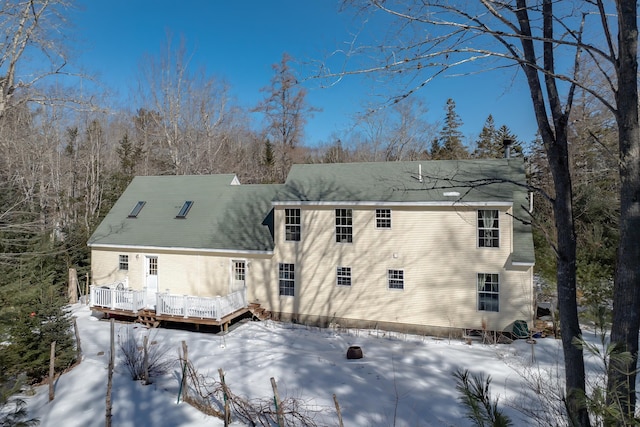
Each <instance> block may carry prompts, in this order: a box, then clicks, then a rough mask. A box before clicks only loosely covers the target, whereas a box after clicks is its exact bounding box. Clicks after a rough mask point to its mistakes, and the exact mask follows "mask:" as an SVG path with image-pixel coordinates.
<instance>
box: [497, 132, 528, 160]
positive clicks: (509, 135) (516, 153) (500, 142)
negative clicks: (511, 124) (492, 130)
mask: <svg viewBox="0 0 640 427" xmlns="http://www.w3.org/2000/svg"><path fill="white" fill-rule="evenodd" d="M506 139H508V140H510V141H511V146H510V148H509V150H510V156H511V157H522V156H523V152H522V143H521V142H520V141H519V140H518V137H517V136H516V135H515V134H514V133H513V132H511V129H509V128H508V127H507V126H506V125H502V126H500V128H499V129H498V130H497V131H496V137H495V141H494V147H495V154H496V156H495V157H496V158H500V157H504V141H505V140H506Z"/></svg>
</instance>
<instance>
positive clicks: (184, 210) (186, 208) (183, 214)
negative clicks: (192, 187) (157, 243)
mask: <svg viewBox="0 0 640 427" xmlns="http://www.w3.org/2000/svg"><path fill="white" fill-rule="evenodd" d="M191 206H193V202H192V201H191V200H187V201H186V202H184V205H182V209H180V212H178V215H176V218H179V219H184V218H186V217H187V214H188V213H189V210H190V209H191Z"/></svg>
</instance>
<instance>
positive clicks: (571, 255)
mask: <svg viewBox="0 0 640 427" xmlns="http://www.w3.org/2000/svg"><path fill="white" fill-rule="evenodd" d="M565 147H566V145H565ZM554 149H558V147H557V146H555V147H554ZM564 151H565V154H566V150H564ZM549 163H550V164H551V171H552V174H553V175H554V180H553V181H554V187H555V191H556V197H555V201H554V210H553V211H554V217H555V222H556V230H562V231H561V232H558V233H557V238H558V254H557V263H558V272H557V282H558V307H559V310H560V337H561V339H562V349H563V353H564V368H565V379H566V395H567V408H568V411H569V414H568V415H569V418H570V423H571V425H576V426H588V425H590V423H589V414H588V412H587V409H586V407H585V405H584V399H583V396H584V392H585V370H584V358H583V355H582V349H581V348H580V347H578V346H577V345H576V343H575V342H574V340H575V339H576V338H578V337H580V336H581V335H582V331H581V330H580V324H579V322H578V303H577V293H576V234H575V226H574V221H573V209H572V203H571V200H572V191H571V176H570V172H569V167H568V156H566V155H554V156H549Z"/></svg>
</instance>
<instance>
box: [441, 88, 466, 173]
mask: <svg viewBox="0 0 640 427" xmlns="http://www.w3.org/2000/svg"><path fill="white" fill-rule="evenodd" d="M445 111H446V115H445V120H444V126H443V128H442V130H441V131H440V137H439V141H438V143H439V145H440V149H439V150H438V153H437V158H439V159H443V160H449V159H466V158H468V157H469V153H468V152H467V149H466V148H465V147H464V145H463V144H462V132H460V127H461V126H462V124H463V123H462V119H461V118H460V116H459V115H458V113H457V112H456V103H455V102H454V100H453V99H451V98H449V99H447V104H446V107H445ZM432 151H433V150H432ZM432 155H433V153H432Z"/></svg>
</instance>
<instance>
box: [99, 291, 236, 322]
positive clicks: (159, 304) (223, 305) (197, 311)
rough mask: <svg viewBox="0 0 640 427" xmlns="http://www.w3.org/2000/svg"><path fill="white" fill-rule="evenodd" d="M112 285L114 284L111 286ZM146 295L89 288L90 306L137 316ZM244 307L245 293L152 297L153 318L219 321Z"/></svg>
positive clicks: (143, 292) (159, 294)
mask: <svg viewBox="0 0 640 427" xmlns="http://www.w3.org/2000/svg"><path fill="white" fill-rule="evenodd" d="M114 285H115V284H114ZM145 295H146V291H145V290H142V291H137V290H133V289H118V287H116V286H112V285H103V286H91V300H90V301H91V304H90V305H91V306H92V307H104V308H110V309H118V310H125V311H131V312H138V311H139V310H142V309H143V308H144V307H145ZM244 307H247V291H246V290H245V289H243V290H241V291H237V292H233V293H231V294H229V295H227V296H224V297H215V298H207V297H197V296H193V295H172V294H170V293H158V294H157V295H156V314H163V315H169V316H180V317H185V318H188V317H197V318H200V319H215V320H220V319H222V318H223V317H224V316H226V315H228V314H231V313H233V312H234V311H237V310H240V309H241V308H244Z"/></svg>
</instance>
